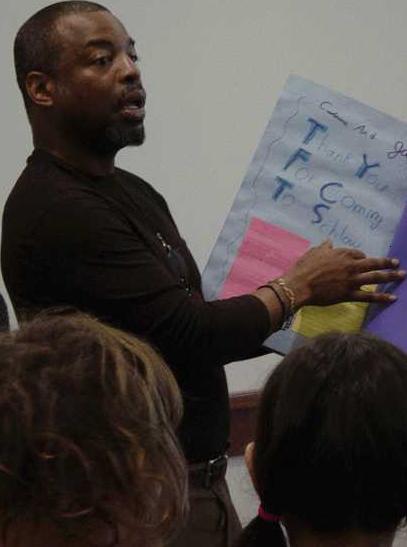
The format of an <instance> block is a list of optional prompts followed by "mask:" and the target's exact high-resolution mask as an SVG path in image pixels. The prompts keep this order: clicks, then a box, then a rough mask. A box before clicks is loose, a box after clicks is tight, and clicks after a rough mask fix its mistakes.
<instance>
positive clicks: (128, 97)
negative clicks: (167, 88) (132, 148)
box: [14, 1, 146, 159]
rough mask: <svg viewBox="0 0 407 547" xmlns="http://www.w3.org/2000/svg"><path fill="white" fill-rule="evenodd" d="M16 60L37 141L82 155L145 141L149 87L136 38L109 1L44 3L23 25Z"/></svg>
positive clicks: (16, 44)
mask: <svg viewBox="0 0 407 547" xmlns="http://www.w3.org/2000/svg"><path fill="white" fill-rule="evenodd" d="M14 61H15V69H16V75H17V82H18V85H19V87H20V90H21V92H22V95H23V98H24V103H25V106H26V109H27V113H28V116H29V119H30V122H31V126H32V129H33V135H34V144H35V146H36V147H39V148H45V149H48V150H50V151H53V153H55V154H56V155H59V156H61V157H64V158H65V159H69V158H71V157H72V159H77V157H78V156H79V157H81V154H90V153H92V154H94V155H97V156H99V155H102V156H109V155H110V156H114V155H115V153H116V152H117V151H118V150H120V149H121V148H123V147H125V146H128V145H141V144H142V143H143V141H144V125H143V121H144V104H145V100H146V94H145V91H144V88H143V85H142V82H141V74H140V68H139V66H138V63H137V61H138V57H137V53H136V50H135V43H134V40H133V38H132V37H131V36H130V35H129V34H128V33H127V30H126V29H125V28H124V26H123V24H122V23H121V22H120V21H119V20H118V19H117V18H116V17H115V16H114V15H113V14H112V13H111V12H110V11H109V10H108V9H107V8H105V7H104V6H101V5H100V4H97V3H95V2H85V1H68V2H57V3H55V4H51V5H49V6H47V7H45V8H43V9H41V10H40V11H38V12H37V13H35V14H34V15H33V16H32V17H31V18H30V19H28V21H26V22H25V23H24V25H23V26H22V27H21V28H20V30H19V31H18V33H17V36H16V39H15V42H14Z"/></svg>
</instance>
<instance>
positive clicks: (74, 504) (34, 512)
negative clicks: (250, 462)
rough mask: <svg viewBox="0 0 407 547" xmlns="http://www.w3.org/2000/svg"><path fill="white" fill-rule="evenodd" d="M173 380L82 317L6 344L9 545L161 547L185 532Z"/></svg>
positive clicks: (2, 449)
mask: <svg viewBox="0 0 407 547" xmlns="http://www.w3.org/2000/svg"><path fill="white" fill-rule="evenodd" d="M180 416H181V399H180V395H179V391H178V388H177V386H176V383H175V380H174V378H173V376H172V374H171V372H170V371H169V369H168V368H167V367H166V366H165V365H164V363H163V362H162V361H161V359H160V358H159V357H158V355H157V354H156V353H155V352H154V351H153V350H152V349H151V348H150V347H149V346H148V345H146V344H145V343H143V342H141V341H139V340H137V339H135V338H133V337H132V336H130V335H127V334H125V333H123V332H121V331H118V330H115V329H113V328H111V327H108V326H105V325H103V324H101V323H100V322H98V321H97V320H95V319H93V318H91V317H89V316H86V315H82V314H77V313H66V314H65V315H61V316H50V315H48V316H46V315H44V316H43V317H38V318H37V319H34V320H33V321H31V322H30V323H27V324H25V325H23V326H22V327H21V329H20V330H18V331H15V332H13V333H8V334H2V335H0V532H1V534H0V545H1V546H2V547H17V546H18V547H23V546H24V547H27V546H28V545H30V547H44V546H49V547H51V546H52V547H68V546H75V547H77V546H80V547H88V546H95V547H96V546H97V547H108V546H109V547H110V546H111V547H113V546H116V545H117V546H122V545H123V546H124V545H125V546H126V547H141V546H143V547H144V546H147V545H148V546H156V545H157V546H158V545H161V542H162V541H163V540H165V539H167V538H168V537H171V536H172V534H173V533H174V532H175V531H176V529H177V527H178V525H179V524H180V521H182V519H183V516H184V510H185V498H186V471H185V466H184V460H183V457H182V455H181V452H180V450H179V447H178V443H177V440H176V437H175V435H174V427H175V426H176V425H177V424H178V421H179V419H180Z"/></svg>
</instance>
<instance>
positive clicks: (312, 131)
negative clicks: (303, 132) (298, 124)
mask: <svg viewBox="0 0 407 547" xmlns="http://www.w3.org/2000/svg"><path fill="white" fill-rule="evenodd" d="M308 121H309V123H310V124H311V127H310V130H309V131H308V134H307V136H306V137H305V139H304V140H303V141H302V142H303V144H308V143H310V142H311V141H312V139H313V138H314V136H315V134H316V133H317V131H322V132H323V133H326V132H327V131H328V126H327V125H324V124H323V123H319V122H317V121H316V120H314V118H308Z"/></svg>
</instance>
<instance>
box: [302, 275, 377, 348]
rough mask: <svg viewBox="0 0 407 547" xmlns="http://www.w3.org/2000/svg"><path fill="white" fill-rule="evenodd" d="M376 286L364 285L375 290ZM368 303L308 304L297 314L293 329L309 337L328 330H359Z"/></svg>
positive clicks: (369, 289) (365, 288)
mask: <svg viewBox="0 0 407 547" xmlns="http://www.w3.org/2000/svg"><path fill="white" fill-rule="evenodd" d="M375 288H376V287H375V286H373V285H369V286H365V287H363V290H366V291H374V290H375ZM367 307H368V304H366V303H364V302H344V303H342V304H334V305H333V306H326V307H320V306H306V307H304V308H302V309H301V310H300V311H299V312H298V313H297V315H296V317H295V320H294V323H293V325H292V330H293V331H294V332H297V333H298V334H302V335H303V336H306V337H308V338H312V337H313V336H318V335H319V334H324V333H327V332H332V331H336V332H358V331H360V329H361V328H362V324H363V320H364V318H365V315H366V311H367Z"/></svg>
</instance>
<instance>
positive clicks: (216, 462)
mask: <svg viewBox="0 0 407 547" xmlns="http://www.w3.org/2000/svg"><path fill="white" fill-rule="evenodd" d="M227 462H228V457H227V455H226V454H223V455H222V456H218V457H217V458H214V459H213V460H208V461H206V462H200V463H193V464H191V465H189V467H188V470H189V480H190V483H191V484H192V485H195V486H200V487H203V488H210V487H211V486H212V485H213V484H214V483H215V482H217V481H218V480H220V479H222V478H223V477H224V476H225V474H226V468H227Z"/></svg>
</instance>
